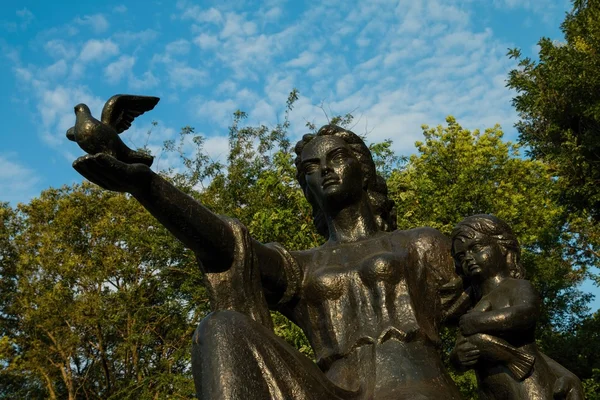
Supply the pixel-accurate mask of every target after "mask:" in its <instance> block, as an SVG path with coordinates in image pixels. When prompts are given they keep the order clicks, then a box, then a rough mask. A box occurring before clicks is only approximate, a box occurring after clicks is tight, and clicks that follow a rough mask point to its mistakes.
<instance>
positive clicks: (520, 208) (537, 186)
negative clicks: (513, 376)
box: [388, 117, 600, 392]
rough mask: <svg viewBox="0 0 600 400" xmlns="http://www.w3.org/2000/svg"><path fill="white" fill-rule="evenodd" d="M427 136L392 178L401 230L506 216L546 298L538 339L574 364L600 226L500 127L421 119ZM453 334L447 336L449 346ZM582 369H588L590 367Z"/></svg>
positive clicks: (466, 382) (467, 381)
mask: <svg viewBox="0 0 600 400" xmlns="http://www.w3.org/2000/svg"><path fill="white" fill-rule="evenodd" d="M423 135H424V141H423V142H417V143H416V146H417V151H418V153H417V154H414V155H413V156H411V157H410V159H409V160H408V162H407V163H406V164H405V165H404V166H403V168H402V169H399V170H395V171H393V172H392V174H391V177H390V179H389V180H388V185H389V189H390V196H391V197H392V198H393V199H394V200H395V201H396V204H397V207H398V227H399V229H407V228H412V227H416V226H431V227H434V228H437V229H439V230H440V231H442V232H444V233H446V234H449V233H450V232H451V230H452V228H453V227H454V225H455V224H456V223H458V222H459V221H460V220H462V219H463V218H465V217H466V216H468V215H472V214H479V213H490V214H494V215H496V216H498V217H500V218H502V219H503V220H505V221H507V222H508V224H509V225H510V226H511V227H512V228H513V229H514V231H515V233H516V234H517V236H518V238H519V240H520V243H521V246H522V250H523V255H522V261H523V264H524V267H525V268H526V270H527V275H528V279H530V280H532V281H533V283H534V284H535V286H536V288H537V289H538V291H539V292H540V295H541V296H542V298H543V300H544V302H543V316H542V319H541V320H540V321H539V322H538V330H537V333H538V338H539V342H540V345H541V346H542V348H543V350H544V351H546V352H547V353H548V355H549V356H550V357H552V358H555V359H557V360H558V361H559V362H561V361H565V360H567V359H570V360H571V363H570V364H574V363H576V361H575V359H573V355H572V354H571V353H569V345H567V342H568V341H567V339H568V338H572V337H574V336H573V335H577V334H579V335H582V334H583V333H582V332H584V331H585V329H584V327H585V324H586V323H588V322H589V321H588V315H587V312H588V310H587V308H586V304H587V302H588V301H589V296H588V295H585V294H583V293H581V292H580V291H578V290H577V285H578V284H579V283H580V282H581V281H582V279H583V278H584V277H585V276H587V275H586V274H587V271H588V268H589V267H591V266H596V267H597V266H598V263H599V262H600V258H599V257H598V256H597V254H598V248H599V246H600V242H598V241H597V238H598V236H597V233H596V232H597V229H598V226H597V225H595V224H593V223H591V222H590V221H589V220H584V219H580V218H579V219H578V218H575V219H573V218H572V217H571V216H570V215H568V214H566V213H565V211H564V208H563V207H562V206H560V205H559V204H557V203H556V201H555V199H556V192H557V191H558V190H559V188H558V185H557V183H556V180H555V179H553V176H552V173H551V171H550V169H549V168H548V166H547V165H546V164H544V163H543V162H541V161H535V160H530V159H526V158H522V157H521V156H520V154H519V146H518V145H516V144H513V143H510V142H504V141H503V140H502V136H503V134H502V131H501V129H500V127H498V126H495V127H494V128H491V129H486V130H485V131H484V132H480V131H469V130H467V129H464V128H462V127H461V126H460V125H459V124H458V123H457V122H456V120H455V119H454V118H452V117H448V118H447V126H445V127H443V126H438V127H436V128H429V127H427V126H424V127H423ZM588 331H589V329H588ZM452 337H453V335H451V334H450V335H446V337H445V339H446V340H445V350H446V351H448V350H449V349H450V348H451V346H452V341H453V339H452ZM588 339H589V340H588V342H587V343H588V346H596V349H597V348H598V346H600V340H599V338H598V336H595V337H588ZM558 343H562V344H563V346H562V347H561V346H558ZM579 343H583V342H579ZM582 351H585V349H582ZM588 354H589V357H590V364H594V363H596V362H597V361H596V360H597V356H596V354H598V353H597V351H596V352H594V351H590V352H589V353H588ZM594 365H595V364H594ZM584 369H585V371H587V372H586V374H587V375H589V373H590V372H591V366H590V365H588V366H586V367H585V368H584ZM582 373H583V369H582ZM586 374H584V375H581V376H586ZM459 382H461V385H463V386H461V388H462V389H463V390H464V391H465V392H470V391H471V389H470V388H472V387H474V386H473V385H474V381H473V379H472V377H470V378H469V377H467V378H461V380H459Z"/></svg>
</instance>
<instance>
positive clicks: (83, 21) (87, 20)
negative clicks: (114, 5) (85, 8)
mask: <svg viewBox="0 0 600 400" xmlns="http://www.w3.org/2000/svg"><path fill="white" fill-rule="evenodd" d="M75 23H76V24H78V25H82V26H88V27H90V28H91V29H92V32H94V33H96V34H97V33H103V32H106V30H108V27H109V26H110V24H109V23H108V20H107V19H106V18H105V17H104V15H102V14H94V15H84V16H83V17H78V18H76V19H75Z"/></svg>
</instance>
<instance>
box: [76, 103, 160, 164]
mask: <svg viewBox="0 0 600 400" xmlns="http://www.w3.org/2000/svg"><path fill="white" fill-rule="evenodd" d="M158 101H159V98H158V97H150V96H132V95H121V94H118V95H115V96H113V97H111V98H110V99H109V100H108V101H107V102H106V104H105V105H104V108H103V109H102V120H101V121H98V120H97V119H95V118H94V117H92V114H91V113H90V109H89V107H88V106H87V105H85V104H78V105H76V106H75V116H76V119H75V126H73V127H72V128H69V130H68V131H67V138H68V139H69V140H72V141H74V142H77V144H78V145H79V147H81V148H82V149H83V150H85V152H86V153H88V154H97V153H106V154H109V155H111V156H113V157H115V158H116V159H117V160H120V161H123V162H125V163H128V164H132V163H142V164H146V165H147V166H151V165H152V161H153V157H152V156H150V155H149V154H145V153H142V152H139V151H134V150H132V149H130V148H129V147H127V145H126V144H125V143H123V141H122V140H121V138H120V137H119V134H120V133H121V132H123V131H125V130H127V129H129V127H130V126H131V123H132V122H133V120H134V119H135V118H136V117H138V116H140V115H142V114H143V113H145V112H146V111H150V110H152V109H153V108H154V106H155V105H156V104H157V103H158Z"/></svg>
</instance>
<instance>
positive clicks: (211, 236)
mask: <svg viewBox="0 0 600 400" xmlns="http://www.w3.org/2000/svg"><path fill="white" fill-rule="evenodd" d="M73 167H74V168H75V169H76V170H77V171H78V172H79V173H81V174H82V175H83V176H85V177H86V178H87V179H89V180H90V181H92V182H94V183H96V184H98V185H99V186H101V187H103V188H105V189H108V190H113V191H118V192H129V193H131V194H132V195H133V196H134V197H135V198H136V199H137V200H138V201H139V202H140V203H141V204H142V205H143V206H144V207H145V208H146V209H147V210H148V211H149V212H150V214H152V215H153V216H154V217H155V218H156V219H157V220H158V221H159V222H160V223H161V224H163V225H164V226H165V227H166V228H167V229H168V230H169V231H170V232H171V233H172V234H173V235H174V236H175V237H176V238H177V239H179V240H180V241H181V242H182V243H183V244H184V245H185V246H186V247H188V248H189V249H191V250H192V251H194V253H195V254H196V256H197V258H198V260H199V261H200V262H201V263H202V265H203V267H204V268H205V270H206V271H207V272H219V271H223V270H226V269H227V268H229V267H230V266H231V262H232V260H233V256H234V254H233V253H234V248H235V237H234V234H233V231H232V229H231V226H230V225H228V224H226V223H225V222H224V221H223V219H221V217H219V216H218V215H216V214H215V213H213V212H212V211H210V210H209V209H208V208H206V207H204V206H203V205H202V204H200V203H199V202H198V201H197V200H195V199H194V198H192V197H191V196H189V195H187V194H185V193H183V192H182V191H180V190H179V189H177V188H176V187H175V186H173V185H172V184H171V183H169V182H168V181H166V180H165V179H164V178H162V177H161V176H159V175H158V174H156V173H154V172H153V171H152V170H151V169H150V168H148V167H147V166H145V165H143V164H125V163H123V162H120V161H118V160H116V159H115V158H114V157H111V156H109V155H107V154H102V153H100V154H96V155H94V156H86V157H82V158H80V159H78V160H76V161H75V163H74V164H73ZM252 244H253V248H254V254H255V255H256V257H257V259H258V265H259V268H260V273H261V281H262V284H263V286H265V287H266V288H267V289H268V291H269V292H270V293H273V294H275V293H284V292H285V289H286V277H285V273H284V272H283V271H284V269H283V267H282V264H283V263H284V262H285V260H284V259H283V257H282V256H281V254H280V253H279V252H277V251H276V250H274V249H273V248H270V247H268V246H265V245H263V244H261V243H259V242H257V241H255V240H253V241H252Z"/></svg>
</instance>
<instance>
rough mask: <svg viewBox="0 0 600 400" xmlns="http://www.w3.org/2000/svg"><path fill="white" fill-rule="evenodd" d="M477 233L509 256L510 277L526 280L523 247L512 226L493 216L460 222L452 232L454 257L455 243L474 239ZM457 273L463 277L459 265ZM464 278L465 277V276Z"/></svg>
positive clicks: (476, 217)
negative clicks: (463, 239)
mask: <svg viewBox="0 0 600 400" xmlns="http://www.w3.org/2000/svg"><path fill="white" fill-rule="evenodd" d="M475 233H480V234H482V235H485V236H487V237H488V238H489V239H490V240H493V241H495V242H496V243H498V245H499V246H500V248H501V249H502V252H503V253H504V254H506V255H507V258H506V260H507V264H508V268H509V271H510V276H511V277H513V278H524V277H525V270H524V269H523V265H522V264H521V247H520V246H519V241H518V240H517V237H516V236H515V234H514V233H513V231H512V229H510V226H508V224H507V223H506V222H504V221H502V220H501V219H499V218H496V217H494V216H493V215H487V214H477V215H471V216H470V217H467V218H465V219H463V220H462V221H461V222H459V223H458V224H457V225H456V226H455V227H454V230H453V231H452V243H453V245H452V256H454V241H455V240H457V239H458V240H460V239H461V238H468V239H473V238H474V237H475ZM456 272H457V273H458V274H459V275H461V276H463V275H464V274H463V271H462V269H461V268H460V267H459V266H458V265H457V267H456ZM463 277H464V276H463Z"/></svg>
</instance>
